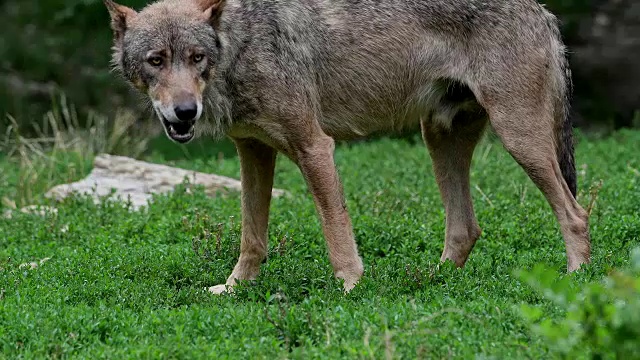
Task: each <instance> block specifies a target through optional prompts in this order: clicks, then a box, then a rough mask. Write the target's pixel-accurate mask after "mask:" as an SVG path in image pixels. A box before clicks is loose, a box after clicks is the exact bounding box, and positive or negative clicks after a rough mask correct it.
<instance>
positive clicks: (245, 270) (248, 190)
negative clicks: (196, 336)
mask: <svg viewBox="0 0 640 360" xmlns="http://www.w3.org/2000/svg"><path fill="white" fill-rule="evenodd" d="M234 142H235V144H236V148H237V150H238V156H239V158H240V167H241V170H240V171H241V174H240V176H241V178H240V180H241V182H242V240H241V243H240V258H239V259H238V263H237V264H236V266H235V268H234V269H233V272H232V273H231V275H230V276H229V278H228V279H227V282H226V283H225V284H224V285H217V286H212V287H210V288H209V291H210V292H212V293H214V294H221V293H224V292H226V291H230V290H232V287H233V285H235V284H236V280H255V279H256V277H257V276H258V274H259V273H260V264H261V263H262V261H263V260H264V259H265V258H266V256H267V226H268V221H269V205H270V203H271V191H272V188H273V173H274V168H275V163H276V151H275V150H274V149H272V148H271V147H269V146H267V145H264V144H263V143H261V142H258V141H256V140H250V139H236V140H234Z"/></svg>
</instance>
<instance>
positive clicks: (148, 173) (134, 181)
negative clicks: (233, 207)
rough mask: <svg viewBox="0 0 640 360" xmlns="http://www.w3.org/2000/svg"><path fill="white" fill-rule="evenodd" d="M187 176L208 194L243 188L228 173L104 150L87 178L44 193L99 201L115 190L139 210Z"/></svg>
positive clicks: (275, 193) (277, 193) (279, 192)
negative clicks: (111, 153) (194, 168)
mask: <svg viewBox="0 0 640 360" xmlns="http://www.w3.org/2000/svg"><path fill="white" fill-rule="evenodd" d="M185 179H186V180H187V181H188V182H189V184H192V185H202V186H204V189H205V192H206V193H207V194H209V195H214V194H215V193H217V192H222V193H226V192H229V191H240V189H241V186H240V181H238V180H236V179H232V178H228V177H225V176H220V175H214V174H205V173H201V172H197V171H190V170H185V169H180V168H175V167H171V166H166V165H159V164H153V163H148V162H144V161H139V160H135V159H131V158H128V157H123V156H114V155H107V154H102V155H99V156H97V157H96V159H95V161H94V169H93V170H92V171H91V173H90V174H89V176H87V177H86V178H85V179H83V180H80V181H78V182H74V183H71V184H63V185H58V186H56V187H54V188H52V189H51V190H49V191H48V192H47V193H46V195H45V196H46V197H47V198H53V199H56V200H62V199H64V198H66V197H68V196H69V195H71V194H73V193H77V194H86V195H89V196H91V197H92V198H93V199H94V200H95V201H96V202H98V201H100V198H104V197H105V196H109V195H111V194H113V195H112V198H116V199H120V200H123V201H126V200H127V199H130V201H131V203H132V207H133V208H134V209H136V210H137V209H139V208H140V207H141V206H146V205H148V202H149V200H151V198H152V195H153V194H166V193H169V192H172V191H173V190H174V189H175V186H176V185H179V184H182V183H183V182H184V181H185ZM284 194H285V191H284V190H279V189H273V193H272V195H273V196H274V197H278V196H282V195H284Z"/></svg>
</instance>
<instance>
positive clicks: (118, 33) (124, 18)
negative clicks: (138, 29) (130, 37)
mask: <svg viewBox="0 0 640 360" xmlns="http://www.w3.org/2000/svg"><path fill="white" fill-rule="evenodd" d="M103 1H104V5H105V6H106V7H107V10H109V15H111V29H113V36H114V38H115V40H116V43H118V42H121V41H122V39H123V38H124V32H125V31H126V30H127V26H128V24H129V23H130V22H131V20H132V19H133V18H135V17H136V16H137V15H138V13H137V12H136V11H135V10H133V9H131V8H128V7H126V6H123V5H119V4H116V3H115V2H113V1H112V0H103Z"/></svg>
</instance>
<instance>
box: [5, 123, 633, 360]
mask: <svg viewBox="0 0 640 360" xmlns="http://www.w3.org/2000/svg"><path fill="white" fill-rule="evenodd" d="M578 139H579V141H578V143H577V148H576V153H577V166H578V169H579V173H578V181H579V188H580V192H579V201H580V202H581V203H582V204H583V205H584V206H585V207H586V206H587V205H588V204H589V203H593V205H592V206H591V210H592V212H591V221H590V225H591V234H592V240H593V263H592V264H591V265H589V266H587V267H586V268H585V269H584V270H583V271H581V272H580V273H579V274H576V275H572V276H571V277H570V278H571V280H562V279H564V278H565V277H564V276H561V275H560V274H563V273H564V268H565V266H566V262H565V261H566V258H565V254H564V244H563V241H562V238H561V236H560V232H559V230H558V226H557V224H556V221H555V219H554V217H553V215H552V213H551V211H550V208H549V205H548V204H547V203H546V201H545V199H544V197H543V196H542V195H541V194H540V192H539V191H538V190H537V188H536V187H535V185H533V183H532V182H531V181H530V180H528V179H527V177H526V175H525V174H524V172H523V171H522V170H521V168H520V167H519V166H518V165H517V164H516V163H515V162H514V161H513V159H512V158H511V157H510V156H509V154H508V153H506V151H504V150H503V149H502V146H501V145H500V144H499V143H496V142H495V141H493V140H492V139H487V140H486V141H484V143H483V144H482V145H481V146H480V148H479V149H478V150H477V152H476V156H475V159H474V164H473V168H472V174H471V177H472V184H473V185H472V196H473V199H474V204H475V209H476V213H477V215H478V218H479V222H480V225H481V227H482V228H483V235H482V237H481V239H480V240H479V241H478V243H477V244H476V246H475V248H474V251H473V254H472V256H471V258H470V259H469V262H468V263H467V265H466V266H465V268H463V269H456V268H455V267H454V266H452V265H451V264H450V263H446V264H443V265H439V264H438V260H439V256H440V253H441V251H442V247H443V238H444V224H445V222H444V211H443V208H442V204H441V200H440V195H439V193H438V190H437V186H436V184H435V181H434V178H433V172H432V171H431V169H430V160H429V156H428V154H427V151H426V150H425V148H424V145H422V144H421V143H420V141H417V140H418V139H416V141H415V142H406V141H400V140H389V139H382V140H380V141H371V142H363V143H359V144H352V145H340V146H338V147H337V150H336V155H335V159H336V164H337V166H338V169H339V171H340V174H341V177H342V180H343V183H344V188H345V195H346V197H347V206H348V208H349V211H350V213H351V215H352V219H353V224H354V228H355V234H356V238H357V241H358V244H359V247H360V253H361V254H362V256H363V258H364V263H365V276H364V278H363V279H362V282H361V283H360V284H359V285H358V286H357V287H356V288H355V289H354V291H353V292H352V293H350V294H348V295H343V294H342V291H341V287H340V282H339V281H337V280H336V279H334V277H333V274H332V271H331V265H330V263H329V260H328V258H327V253H326V245H325V242H324V239H323V237H322V231H321V228H320V224H319V221H318V219H317V215H316V210H315V206H314V204H313V201H312V199H311V196H310V195H309V193H308V191H307V187H306V185H305V182H304V179H303V178H302V176H301V175H300V172H299V170H298V169H297V168H296V166H295V165H294V164H293V163H291V162H290V161H289V160H287V159H286V158H285V157H282V158H279V161H278V165H277V169H276V178H275V186H276V187H278V188H284V189H287V190H288V191H289V192H290V193H291V195H292V196H290V197H285V198H276V199H274V200H273V204H272V207H271V214H270V220H271V222H270V227H269V248H268V251H269V257H268V261H267V262H266V263H265V264H263V266H262V270H261V271H262V272H261V275H260V277H259V278H258V279H257V280H256V281H255V282H252V283H246V284H244V285H243V286H241V287H240V288H238V289H237V290H236V292H235V294H234V295H233V296H222V297H215V296H211V295H209V294H207V293H206V292H205V291H204V288H205V287H207V286H212V285H216V284H219V283H222V282H224V281H225V279H226V277H227V276H228V275H229V272H230V271H231V269H232V268H233V265H234V264H235V261H236V260H237V256H238V251H239V247H240V196H239V195H238V194H235V193H229V194H226V195H222V194H221V195H219V196H217V197H214V198H211V197H208V196H206V195H205V193H204V189H201V188H198V187H187V185H186V184H185V186H182V187H180V188H179V189H178V190H177V191H176V192H174V193H173V194H171V195H163V196H156V197H155V199H154V202H153V203H152V205H150V206H149V207H148V208H146V209H143V211H141V212H132V211H131V210H130V209H129V208H128V206H127V204H126V203H119V202H105V203H102V204H98V205H96V204H94V203H93V202H92V201H90V200H89V199H87V198H85V197H74V198H71V199H68V200H66V201H64V202H62V203H51V202H49V201H46V200H44V199H42V198H41V197H38V196H34V197H33V200H34V201H37V203H39V204H43V205H52V206H55V207H56V208H57V209H58V212H57V213H51V214H49V215H47V216H46V217H37V216H33V215H29V214H22V213H16V214H14V216H13V218H12V219H5V218H3V217H2V216H0V354H2V355H0V358H2V357H6V358H46V357H49V358H56V357H57V358H86V357H91V358H109V359H113V358H194V359H197V358H212V357H213V358H258V359H261V358H269V359H273V358H291V359H302V358H305V359H306V358H329V359H336V358H374V359H377V358H387V357H388V358H418V359H420V358H456V359H473V358H480V359H486V358H497V359H524V358H534V359H541V358H544V359H546V358H556V357H559V356H560V355H561V353H560V352H558V349H557V347H556V344H555V343H554V342H553V341H549V340H548V339H547V338H546V337H545V336H544V335H543V334H538V333H535V332H531V331H530V323H529V322H527V321H525V320H524V319H523V318H522V316H521V313H520V311H519V308H518V306H519V304H521V303H527V304H534V305H536V306H537V308H538V309H540V310H541V311H543V313H544V318H545V319H551V320H552V321H555V322H556V323H562V322H563V319H565V318H566V317H567V310H566V309H567V308H565V307H562V306H558V305H556V303H554V302H553V301H552V299H548V298H546V297H544V296H543V294H540V293H538V292H536V291H534V290H533V289H532V288H531V287H530V286H528V285H527V283H525V282H523V281H521V280H520V279H519V278H517V277H515V276H514V270H517V269H534V268H535V266H536V264H538V263H545V264H549V265H550V266H552V268H553V269H555V273H554V275H553V276H552V277H549V278H548V279H557V278H560V280H561V281H566V282H565V283H561V284H566V287H569V288H571V289H575V293H576V294H580V293H581V291H580V289H582V288H590V287H591V285H589V284H591V283H593V282H599V281H601V280H602V279H603V277H604V276H606V274H608V273H610V272H611V271H612V269H620V268H625V267H629V266H630V263H629V257H628V254H629V252H630V250H631V249H632V248H633V247H636V246H637V244H638V239H640V225H639V224H640V211H638V204H640V191H639V190H638V189H640V176H639V174H640V172H639V171H640V158H638V156H637V155H636V154H638V153H640V132H637V131H620V132H617V133H615V134H614V135H613V136H612V137H609V138H606V139H598V140H596V139H587V138H585V137H583V136H579V137H578ZM159 145H160V146H161V148H160V149H159V151H158V149H155V148H154V149H152V152H151V153H150V155H149V156H148V157H147V160H151V161H154V162H159V163H166V164H170V165H175V166H180V167H183V168H187V169H193V170H197V171H204V172H211V173H216V174H221V175H226V176H232V177H235V178H238V177H239V172H240V169H239V163H238V159H237V158H235V157H224V156H221V157H217V156H216V155H217V153H218V151H220V152H223V153H224V152H225V151H226V150H225V147H221V148H216V149H213V148H211V147H209V146H207V147H205V148H204V149H205V150H208V151H209V156H204V155H203V154H202V153H201V152H200V151H199V149H200V147H201V144H200V145H199V144H190V145H188V146H186V147H185V149H184V150H185V151H182V150H183V149H182V147H177V146H173V149H174V151H176V152H177V154H170V153H169V149H170V148H169V147H168V146H165V144H164V142H159ZM180 158H182V159H180ZM57 159H58V161H59V162H60V163H59V164H58V166H56V167H55V168H45V170H46V171H51V174H48V173H47V174H44V170H43V172H40V174H42V177H43V178H46V179H47V180H46V181H47V182H48V183H49V182H52V184H54V183H61V182H63V181H67V180H68V179H67V176H68V175H69V174H68V173H67V172H66V170H65V164H66V165H70V164H72V163H75V161H76V160H73V158H72V157H71V156H68V157H63V156H59V157H58V158H57ZM65 162H66V163H65ZM49 169H52V170H49ZM78 169H79V170H78V173H77V174H76V176H82V175H83V174H84V173H86V171H88V169H89V168H88V167H87V166H86V165H85V166H84V167H82V168H81V169H80V168H78ZM20 173H21V169H20V164H19V163H16V162H14V161H13V160H12V158H7V157H4V158H0V199H8V200H15V199H16V197H17V196H18V194H19V185H20V182H21V181H22V180H21V178H20ZM80 173H82V174H80ZM49 178H50V179H49ZM600 181H602V186H601V187H599V186H595V185H596V184H599V183H600ZM41 188H42V189H44V187H41ZM592 188H593V189H595V190H597V191H595V190H594V191H593V192H592V191H590V189H592ZM187 189H188V190H189V191H187ZM592 199H593V202H592ZM9 203H10V201H7V202H1V203H0V214H1V213H3V212H4V211H5V210H7V209H9V207H10V206H8V205H9ZM46 258H50V259H49V260H48V261H45V262H42V263H40V261H41V260H42V259H46ZM31 262H36V263H37V264H38V266H37V267H36V268H34V269H31V268H30V266H27V267H24V266H23V267H21V266H20V265H21V264H23V263H31ZM541 279H545V277H544V276H542V277H541ZM544 281H546V280H544ZM549 283H553V282H552V281H550V282H549ZM545 284H546V283H545ZM605 284H606V283H605ZM621 284H622V283H621ZM606 289H609V290H607V291H609V292H610V293H611V294H605V296H606V298H605V299H612V297H613V296H614V295H615V294H614V292H617V291H618V290H620V291H621V290H622V289H621V288H619V287H616V286H613V287H610V288H606ZM555 293H560V294H562V291H560V290H558V289H557V288H556V290H555V291H554V292H550V294H555ZM585 294H586V292H585ZM598 294H600V295H602V292H599V293H598ZM619 294H620V296H621V297H620V298H619V299H625V297H624V296H625V293H624V292H622V291H621V292H620V293H619ZM577 296H578V295H576V297H575V298H573V297H568V298H567V300H566V303H567V304H578V303H579V302H580V301H582V300H580V298H579V297H577ZM575 299H577V300H575ZM585 301H586V300H585ZM604 301H605V300H598V299H596V300H591V299H590V300H588V301H586V303H588V304H596V305H597V304H602V303H603V302H604ZM614 304H616V306H623V307H624V309H628V310H629V311H630V310H631V309H632V308H631V307H627V306H628V305H624V304H622V303H620V304H618V303H614ZM589 306H591V305H589ZM593 306H595V305H593ZM593 306H591V307H586V309H589V313H590V314H594V311H595V310H593ZM596 309H597V308H596ZM621 309H622V307H621ZM636 309H637V308H636ZM598 311H600V310H598ZM621 311H622V310H621ZM624 311H627V310H624ZM623 314H625V312H619V315H623ZM626 314H627V316H623V318H622V320H621V321H622V322H621V323H619V325H616V326H617V327H608V328H607V329H609V331H610V332H609V333H610V334H613V332H612V331H611V329H623V327H622V326H623V325H624V324H627V325H629V324H632V321H633V319H637V317H633V316H637V315H634V314H633V313H628V312H626ZM615 316H618V315H615ZM595 319H614V317H613V315H611V316H609V315H607V316H601V317H597V318H595ZM589 321H591V322H585V323H593V321H596V320H593V321H592V320H589ZM597 321H601V320H597ZM612 321H613V320H611V321H610V320H607V322H606V324H609V323H610V322H612ZM635 321H637V320H635ZM636 324H637V322H636ZM616 331H617V333H616V334H617V335H612V336H615V339H619V338H621V336H622V335H620V332H619V331H618V330H616ZM567 338H569V339H572V337H567ZM599 341H604V340H599Z"/></svg>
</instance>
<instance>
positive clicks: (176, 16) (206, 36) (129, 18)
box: [104, 0, 224, 143]
mask: <svg viewBox="0 0 640 360" xmlns="http://www.w3.org/2000/svg"><path fill="white" fill-rule="evenodd" d="M104 3H105V5H106V6H107V9H108V10H109V13H110V14H111V27H112V29H113V33H114V48H113V49H114V55H113V62H114V65H115V66H116V67H118V68H119V69H120V70H121V71H122V73H123V75H124V76H125V78H126V79H127V80H128V81H129V82H131V84H133V85H134V86H135V87H136V88H137V89H139V90H140V91H142V92H146V93H147V94H148V95H149V97H150V98H151V101H152V104H153V107H154V109H155V112H156V114H157V115H158V117H159V118H160V121H161V122H162V124H163V125H164V128H165V132H166V133H167V136H169V137H170V138H171V139H172V140H174V141H176V142H179V143H187V142H189V141H190V140H191V139H193V137H194V134H195V131H194V127H195V124H196V121H197V120H198V119H199V118H200V116H201V115H202V112H203V93H204V91H205V88H206V85H207V81H208V80H209V79H210V78H211V76H212V75H213V73H214V68H215V64H216V63H217V61H218V58H219V56H220V54H219V40H218V37H217V35H216V31H215V26H216V24H217V21H218V17H219V14H220V12H221V10H222V6H223V5H224V0H164V1H161V2H157V3H154V4H151V5H149V6H147V7H146V8H144V9H143V10H142V11H140V12H136V11H135V10H133V9H130V8H128V7H126V6H123V5H119V4H116V3H115V2H113V1H112V0H104Z"/></svg>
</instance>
